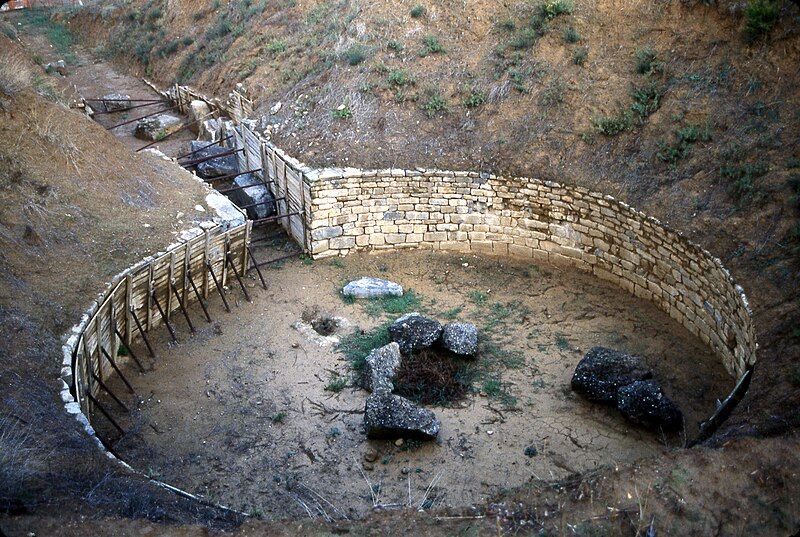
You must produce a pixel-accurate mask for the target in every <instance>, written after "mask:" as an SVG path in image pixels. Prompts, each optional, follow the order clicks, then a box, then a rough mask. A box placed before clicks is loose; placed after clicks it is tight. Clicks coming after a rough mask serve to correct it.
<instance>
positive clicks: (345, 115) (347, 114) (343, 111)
mask: <svg viewBox="0 0 800 537" xmlns="http://www.w3.org/2000/svg"><path fill="white" fill-rule="evenodd" d="M332 113H333V117H335V118H336V119H349V118H351V117H353V112H352V110H350V107H349V106H348V105H346V104H342V105H339V106H338V107H337V108H335V109H334V110H333V112H332Z"/></svg>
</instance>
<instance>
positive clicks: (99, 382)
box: [92, 371, 130, 412]
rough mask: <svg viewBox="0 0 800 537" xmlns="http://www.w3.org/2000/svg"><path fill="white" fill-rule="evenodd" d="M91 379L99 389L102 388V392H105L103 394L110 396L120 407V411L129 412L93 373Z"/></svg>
mask: <svg viewBox="0 0 800 537" xmlns="http://www.w3.org/2000/svg"><path fill="white" fill-rule="evenodd" d="M92 377H93V378H94V380H95V382H97V383H98V384H99V385H100V387H101V388H103V391H105V392H106V393H107V394H108V395H110V396H111V398H112V399H113V400H114V401H116V402H117V404H118V405H119V406H121V407H122V410H124V411H125V412H130V410H128V407H126V406H125V403H123V402H122V401H120V399H119V397H117V396H116V395H114V392H112V391H111V390H110V389H109V388H108V386H106V385H105V383H104V382H103V381H102V380H101V379H100V377H98V376H97V375H96V374H95V373H94V371H92Z"/></svg>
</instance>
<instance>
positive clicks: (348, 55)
mask: <svg viewBox="0 0 800 537" xmlns="http://www.w3.org/2000/svg"><path fill="white" fill-rule="evenodd" d="M367 53H368V50H367V47H365V46H364V45H353V46H351V47H350V48H348V49H347V50H345V51H344V52H343V53H342V60H343V61H344V62H345V63H347V65H358V64H359V63H361V62H363V61H364V60H366V59H367Z"/></svg>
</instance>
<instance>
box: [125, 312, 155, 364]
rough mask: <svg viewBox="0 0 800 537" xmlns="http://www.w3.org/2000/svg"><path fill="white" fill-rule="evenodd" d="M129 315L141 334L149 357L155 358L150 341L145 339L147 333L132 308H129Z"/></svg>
mask: <svg viewBox="0 0 800 537" xmlns="http://www.w3.org/2000/svg"><path fill="white" fill-rule="evenodd" d="M131 316H132V317H133V320H134V321H136V327H137V328H138V329H139V333H140V334H141V335H142V339H143V340H144V344H145V345H147V352H149V353H150V356H151V357H153V358H155V357H156V353H155V352H154V351H153V347H152V346H151V345H150V341H149V340H148V339H147V334H146V333H145V331H144V328H142V323H140V322H139V317H137V316H136V311H135V310H134V308H131Z"/></svg>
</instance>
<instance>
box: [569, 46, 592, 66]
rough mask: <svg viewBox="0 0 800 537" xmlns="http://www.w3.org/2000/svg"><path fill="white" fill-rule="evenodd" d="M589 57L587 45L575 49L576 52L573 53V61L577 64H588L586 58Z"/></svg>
mask: <svg viewBox="0 0 800 537" xmlns="http://www.w3.org/2000/svg"><path fill="white" fill-rule="evenodd" d="M588 58H589V49H587V48H586V47H579V48H576V49H575V52H573V53H572V63H574V64H575V65H580V66H581V67H583V65H585V64H586V60H587V59H588Z"/></svg>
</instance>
